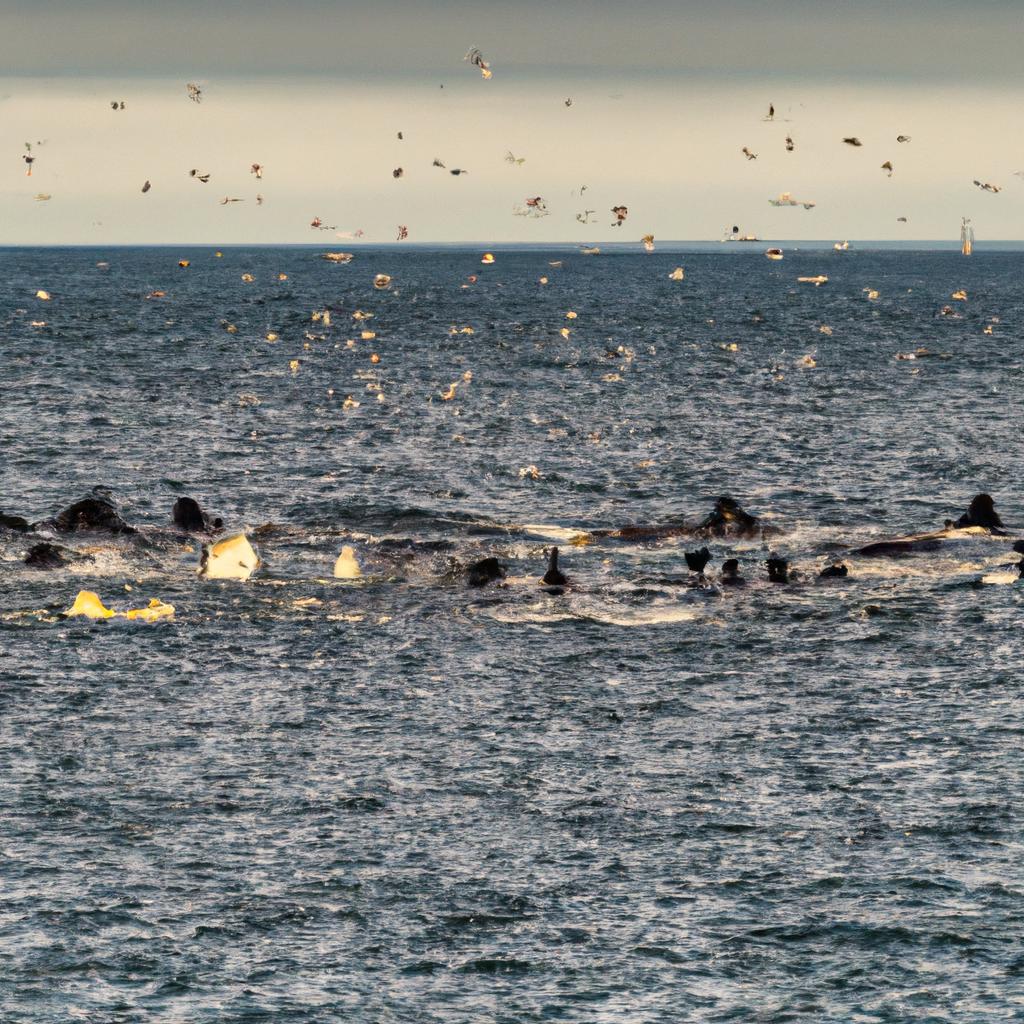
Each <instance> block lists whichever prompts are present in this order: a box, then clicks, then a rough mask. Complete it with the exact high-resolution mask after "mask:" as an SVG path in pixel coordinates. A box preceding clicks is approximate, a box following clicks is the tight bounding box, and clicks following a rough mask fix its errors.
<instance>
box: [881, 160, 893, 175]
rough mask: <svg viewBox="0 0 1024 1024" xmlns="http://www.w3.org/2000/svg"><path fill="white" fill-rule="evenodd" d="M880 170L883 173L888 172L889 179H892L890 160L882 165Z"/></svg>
mask: <svg viewBox="0 0 1024 1024" xmlns="http://www.w3.org/2000/svg"><path fill="white" fill-rule="evenodd" d="M882 170H883V171H888V172H889V177H890V178H891V177H892V161H891V160H886V161H885V163H884V164H882Z"/></svg>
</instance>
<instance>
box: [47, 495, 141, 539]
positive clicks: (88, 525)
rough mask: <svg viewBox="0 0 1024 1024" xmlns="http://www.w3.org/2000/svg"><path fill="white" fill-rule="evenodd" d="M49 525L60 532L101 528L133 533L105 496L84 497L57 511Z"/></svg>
mask: <svg viewBox="0 0 1024 1024" xmlns="http://www.w3.org/2000/svg"><path fill="white" fill-rule="evenodd" d="M50 525H52V526H53V528H54V529H55V530H58V531H60V532H61V533H76V532H78V531H79V530H102V531H105V532H107V533H135V532H136V530H135V527H133V526H129V525H128V524H127V523H126V522H125V521H124V520H123V519H122V518H121V516H120V515H119V514H118V511H117V509H116V508H114V506H113V505H112V504H111V503H110V502H109V501H107V500H106V499H105V498H84V499H83V500H82V501H76V502H75V503H74V504H73V505H69V506H68V507H67V508H66V509H64V511H63V512H60V513H58V514H57V515H56V516H55V517H54V518H53V520H51V522H50Z"/></svg>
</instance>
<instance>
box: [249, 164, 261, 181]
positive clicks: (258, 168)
mask: <svg viewBox="0 0 1024 1024" xmlns="http://www.w3.org/2000/svg"><path fill="white" fill-rule="evenodd" d="M249 173H250V174H255V175H256V177H257V178H262V177H263V165H262V164H253V165H252V166H251V167H250V168H249Z"/></svg>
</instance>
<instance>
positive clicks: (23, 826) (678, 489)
mask: <svg viewBox="0 0 1024 1024" xmlns="http://www.w3.org/2000/svg"><path fill="white" fill-rule="evenodd" d="M756 248H757V251H750V250H747V249H745V248H744V247H733V246H728V247H726V246H723V247H719V248H718V249H714V248H712V249H711V251H700V252H693V251H683V252H667V251H663V250H659V251H657V252H655V253H653V254H643V253H636V252H624V251H613V252H606V253H604V254H602V255H600V256H589V257H588V256H583V255H580V254H579V253H578V252H577V251H575V250H572V249H565V250H559V249H557V248H551V249H547V250H542V249H536V250H531V251H513V250H504V249H503V250H495V255H496V261H495V263H494V264H493V265H491V266H482V265H481V264H480V252H479V251H477V250H458V249H451V248H447V249H443V250H441V249H439V250H430V249H410V250H402V249H386V250H373V249H369V248H361V249H359V250H358V251H357V253H356V258H355V259H354V261H353V262H352V263H351V264H349V265H347V266H334V265H331V264H328V263H325V262H323V261H321V260H320V259H318V257H317V252H318V250H311V249H304V248H279V249H275V248H265V249H242V248H232V249H225V250H224V251H223V256H222V257H221V258H217V257H216V256H215V254H214V251H213V250H212V249H206V248H204V249H181V250H177V249H161V248H151V249H106V250H99V249H95V250H94V249H73V250H72V249H69V250H52V249H51V250H32V249H21V250H10V249H9V250H0V266H2V274H0V509H2V510H3V511H5V512H7V513H8V514H18V515H23V516H25V517H27V518H28V519H30V520H32V521H37V520H44V519H46V518H48V517H50V516H52V515H54V514H55V513H56V512H57V511H58V510H59V509H60V508H62V507H64V506H66V505H68V504H70V503H71V502H72V501H75V500H77V499H79V498H81V497H84V496H86V495H87V494H89V493H90V491H92V489H93V488H94V487H103V488H108V489H109V492H105V493H109V494H110V495H111V496H112V497H113V499H114V500H115V501H116V502H117V504H118V506H119V508H120V509H121V511H122V514H123V515H124V516H125V518H126V519H128V521H129V522H131V523H133V524H134V525H136V526H138V527H139V528H140V531H141V532H140V534H139V535H137V536H135V537H127V538H111V537H106V536H100V535H85V534H78V535H71V536H65V537H61V538H54V537H50V539H56V540H58V542H59V543H61V544H63V545H65V546H67V547H69V548H72V549H74V550H76V551H77V552H79V554H80V555H81V556H82V557H81V558H80V559H79V560H76V561H75V562H73V563H72V564H71V565H69V566H68V567H66V568H61V569H51V570H40V569H32V568H29V567H27V566H25V565H24V564H22V559H23V557H24V554H25V551H26V550H27V548H28V547H29V545H30V544H31V543H32V542H34V541H35V540H38V539H40V538H38V537H37V538H28V537H25V536H23V535H20V534H15V533H11V532H4V531H2V530H0V808H2V813H0V1020H3V1021H4V1022H12V1024H20V1022H32V1024H35V1022H47V1024H49V1022H66V1021H85V1022H96V1024H108V1022H142V1021H146V1022H148V1021H161V1022H164V1021H166V1022H190V1024H191V1022H197V1024H198V1022H204V1024H205V1022H232V1024H235V1022H238V1024H241V1022H257V1021H273V1022H275V1024H277V1022H303V1024H305V1022H328V1021H367V1022H405V1021H409V1022H418V1024H420V1022H422V1024H426V1022H438V1024H440V1022H444V1024H463V1022H464V1024H470V1022H472V1024H477V1022H480V1021H494V1022H502V1024H505V1022H507V1024H512V1022H516V1024H518V1022H528V1021H551V1022H587V1024H611V1022H615V1024H618V1022H624V1024H625V1022H629V1024H639V1022H644V1024H648V1022H649V1024H655V1022H658V1024H661V1022H665V1024H669V1022H672V1024H675V1022H678V1021H683V1020H694V1021H723V1022H724V1021H736V1022H750V1021H763V1022H782V1021H815V1022H818V1021H829V1022H832V1021H834V1022H852V1021H857V1022H866V1021H871V1022H875V1021H879V1022H881V1021H893V1022H895V1021H910V1020H913V1021H928V1022H940V1021H941V1022H945V1021H948V1022H957V1024H964V1022H975V1021H977V1022H992V1021H1002V1020H1006V1021H1009V1020H1020V1019H1021V1017H1022V1015H1024V949H1022V945H1021V939H1022V932H1024V916H1022V910H1021V908H1022V896H1024V856H1022V855H1024V844H1022V838H1024V833H1022V820H1024V815H1022V812H1021V794H1022V790H1024V759H1022V758H1021V748H1022V735H1024V708H1022V704H1021V700H1020V697H1019V686H1020V675H1021V672H1020V670H1021V667H1022V658H1021V653H1020V651H1021V645H1020V625H1021V619H1022V610H1024V600H1022V597H1021V594H1022V589H1021V585H1005V586H998V585H991V586H976V585H972V584H974V583H975V581H977V580H978V579H979V578H980V577H981V576H982V575H984V574H986V573H989V572H993V571H996V570H997V568H998V567H999V566H1001V565H1005V564H1008V563H1009V562H1011V561H1015V560H1016V559H1017V558H1019V557H1020V556H1014V555H1013V554H1012V552H1011V551H1010V543H1009V541H1008V540H1006V539H999V538H992V537H966V538H961V539H957V540H951V541H949V542H947V543H946V544H944V545H943V546H942V548H941V549H940V550H938V551H933V552H925V553H919V554H915V555H912V556H910V557H906V558H901V559H874V560H872V559H867V558H862V557H858V556H850V555H849V551H850V549H851V548H853V547H856V546H858V545H862V544H864V543H866V542H868V541H869V540H872V539H876V538H878V537H883V536H887V535H898V534H904V533H907V532H914V531H919V530H929V529H932V528H935V527H937V526H940V525H941V524H942V522H943V520H944V519H946V518H947V517H953V518H955V517H956V516H958V515H959V514H960V513H961V512H962V511H963V510H964V509H965V508H966V506H967V503H968V502H969V500H970V498H971V497H972V496H973V495H974V494H975V493H977V492H980V491H987V492H989V493H991V494H992V495H993V496H994V497H995V500H996V504H997V508H998V509H999V510H1000V512H1001V514H1002V516H1003V519H1004V520H1005V522H1006V523H1007V524H1008V525H1009V526H1010V527H1011V528H1012V527H1014V526H1015V525H1021V526H1024V508H1022V493H1021V487H1020V483H1019V472H1018V456H1019V453H1020V437H1021V433H1020V430H1021V422H1022V413H1024V387H1022V384H1024V355H1022V349H1021V344H1020V342H1021V337H1022V327H1021V325H1022V322H1024V295H1022V292H1021V289H1020V273H1021V266H1022V256H1021V255H1020V254H1016V253H1011V252H994V253H993V252H989V253H986V252H984V251H980V252H977V253H976V255H975V256H974V257H972V258H971V259H969V260H968V259H964V258H962V257H961V256H959V254H957V253H953V252H930V253H929V252H913V251H888V252H886V251H864V250H858V249H856V248H855V249H854V250H852V251H850V252H849V253H847V254H845V255H837V254H833V253H830V252H827V251H813V250H803V249H802V250H801V251H799V252H792V251H789V250H787V256H786V258H785V259H784V260H783V261H782V262H778V263H773V262H769V261H768V260H765V259H764V258H763V257H762V256H761V255H760V249H761V247H760V246H758V247H756ZM179 259H188V260H190V261H191V264H190V266H189V267H188V268H187V269H179V267H178V266H177V261H178V260H179ZM552 262H560V265H559V266H551V265H550V264H551V263H552ZM677 265H682V266H684V267H685V271H686V278H685V280H684V281H681V282H678V281H671V280H669V279H668V274H669V272H670V271H671V270H672V269H673V268H674V267H675V266H677ZM377 273H386V274H389V275H391V276H392V282H391V287H390V288H389V289H387V290H376V289H375V288H374V287H373V277H374V275H375V274H377ZM243 274H251V275H252V277H253V280H252V281H251V282H248V283H247V282H245V281H243V280H242V275H243ZM281 274H283V275H286V279H284V280H280V279H279V275H281ZM817 274H827V275H828V277H829V282H828V283H827V284H826V285H824V286H822V287H814V286H813V285H810V284H801V283H798V282H797V280H796V279H797V277H799V276H813V275H817ZM472 275H476V281H475V282H472V283H471V282H470V281H469V280H468V279H469V278H470V277H471V276H472ZM542 276H547V277H548V279H549V283H548V284H547V285H541V284H540V283H539V280H538V279H539V278H540V277H542ZM464 286H465V287H464ZM37 289H45V290H46V291H48V292H49V293H50V294H51V296H52V297H51V299H50V301H48V302H46V301H41V300H38V299H36V298H34V295H35V292H36V290H37ZM958 289H965V290H966V292H967V296H968V298H967V301H958V300H953V299H951V298H950V296H951V294H952V293H953V292H954V291H957V290H958ZM872 290H873V291H876V292H877V293H878V294H877V298H870V297H869V294H870V292H871V291H872ZM158 291H160V292H164V293H165V294H164V295H162V296H154V295H153V293H155V292H158ZM151 296H152V297H151ZM947 305H948V306H950V307H951V308H952V310H953V312H952V314H950V315H942V314H941V312H940V311H941V309H942V307H943V306H947ZM324 309H329V310H330V311H331V323H330V325H329V326H325V325H324V323H323V322H322V321H319V322H316V321H313V320H312V319H311V314H312V313H313V312H314V311H319V310H324ZM356 310H362V311H365V312H370V313H372V314H373V316H372V318H371V319H366V320H363V321H356V320H354V319H353V317H352V314H353V312H355V311H356ZM570 311H571V312H575V313H576V314H577V316H576V317H575V318H574V319H570V318H567V316H566V314H567V313H568V312H570ZM33 322H35V323H36V326H33ZM227 325H232V326H233V327H235V328H236V330H235V331H234V332H233V333H232V332H229V331H228V329H227ZM822 327H827V328H830V329H831V333H823V332H822V330H821V328H822ZM463 328H471V329H472V333H468V332H465V333H464V332H463ZM563 328H566V329H567V330H568V336H563V335H562V333H561V331H562V329H563ZM986 328H990V329H991V333H985V330H986ZM362 331H372V332H374V333H375V337H373V338H363V337H362V336H361V332H362ZM268 335H276V336H277V338H276V340H267V336H268ZM919 348H925V349H927V350H928V351H929V353H931V354H930V355H928V356H921V357H920V358H916V359H912V360H911V359H897V358H896V356H897V354H898V353H904V354H906V353H911V352H914V351H915V350H917V349H919ZM373 354H377V355H378V356H379V361H377V362H374V361H373V360H372V359H371V356H372V355H373ZM293 361H297V364H295V363H293ZM466 374H470V375H471V379H468V380H467V379H465V376H464V375H466ZM454 382H458V384H457V387H456V388H455V389H454V397H452V398H451V399H450V400H445V399H444V398H442V394H443V393H451V392H450V391H448V389H449V388H450V385H452V384H453V383H454ZM349 396H351V401H349V402H348V403H347V407H346V399H347V398H349ZM378 396H380V397H378ZM355 403H358V405H356V404H355ZM531 467H532V468H531ZM182 494H188V495H191V496H193V497H195V498H197V499H198V500H199V501H200V502H201V503H202V505H203V506H204V508H206V509H208V510H209V511H210V512H211V513H212V514H214V515H219V516H222V517H223V518H224V520H225V523H226V524H227V526H228V527H229V528H230V529H233V530H234V529H241V528H246V529H248V530H250V531H252V532H253V535H254V537H255V543H256V546H257V548H258V550H259V553H260V556H261V558H262V560H263V566H262V568H261V569H260V570H259V572H258V573H257V574H256V575H255V576H254V577H253V578H252V579H251V580H249V581H248V582H244V583H242V582H238V581H211V580H203V579H200V578H199V577H198V576H197V575H196V566H197V564H198V559H199V554H198V544H197V542H196V540H195V539H191V540H189V539H187V538H184V537H182V536H180V535H178V534H177V533H176V532H175V531H173V530H172V529H171V528H170V508H171V505H172V504H173V502H174V501H175V499H176V498H177V497H179V496H180V495H182ZM722 494H728V495H731V496H733V497H734V498H736V499H737V500H738V501H739V502H740V503H741V504H742V505H743V506H744V507H745V508H746V509H748V510H749V511H750V512H752V513H754V514H756V515H758V516H760V517H762V519H763V521H764V523H765V524H766V525H767V526H770V527H771V528H772V534H771V535H770V536H769V537H768V539H767V540H762V539H760V538H758V539H751V540H744V541H740V542H731V543H730V542H721V541H712V542H710V544H709V546H710V547H711V550H712V553H713V562H712V566H713V567H715V568H717V566H718V565H719V564H720V562H721V560H723V559H724V558H727V557H738V558H739V559H740V561H741V567H742V571H743V573H744V575H745V576H746V577H747V578H748V580H749V583H748V585H747V586H746V587H744V588H739V589H731V588H695V587H693V586H689V585H687V583H688V582H689V581H688V579H687V573H686V567H685V562H684V560H683V553H684V551H686V550H692V548H693V547H695V546H700V544H695V542H694V541H693V540H692V539H689V538H685V537H675V538H670V539H663V540H655V541H649V542H626V541H621V540H615V539H608V540H603V541H598V542H595V543H591V544H588V545H585V546H577V545H575V544H573V543H572V541H573V538H576V537H578V536H579V535H581V534H583V533H584V532H586V531H588V530H592V529H595V528H604V527H616V526H624V525H629V524H647V523H664V522H666V521H670V520H679V519H680V518H686V519H693V520H697V519H699V518H701V517H702V516H703V515H705V514H706V513H707V512H708V511H709V510H710V508H711V505H712V503H713V501H714V499H715V498H716V497H718V496H719V495H722ZM553 543H554V544H558V545H559V546H560V549H561V552H562V563H563V568H564V569H565V571H566V572H567V573H568V574H569V575H570V577H571V579H572V583H573V586H572V587H571V588H570V589H569V590H568V591H567V592H566V593H565V594H563V595H560V596H559V595H551V594H548V593H546V592H544V591H542V590H541V589H540V588H539V587H538V586H537V577H538V576H539V575H540V574H541V572H542V571H543V567H544V558H545V552H546V550H547V549H548V548H549V547H550V545H551V544H553ZM700 543H703V541H701V542H700ZM342 544H350V545H352V546H353V547H354V548H355V550H356V553H357V557H358V558H359V560H360V562H361V563H362V565H363V569H364V576H363V578H362V579H360V580H359V581H351V582H350V581H339V580H334V579H333V578H332V577H331V568H332V565H333V561H334V558H335V557H336V555H337V553H338V551H339V550H340V547H341V545H342ZM769 549H772V550H774V551H776V552H778V553H780V554H782V555H784V556H785V557H787V558H789V559H790V560H791V561H792V562H793V563H794V564H795V565H796V566H797V567H798V568H800V569H801V570H803V573H804V580H803V582H799V583H794V584H790V585H772V584H769V583H768V582H767V579H766V577H765V573H764V566H763V560H764V558H765V557H766V555H767V553H768V551H769ZM487 555H495V556H497V557H499V558H500V559H501V560H502V561H503V562H504V563H505V564H506V565H507V566H508V567H509V574H510V581H509V583H508V585H507V586H505V587H500V588H499V587H494V586H490V587H487V588H481V589H473V588H470V587H468V586H467V584H466V582H465V579H464V578H462V577H461V576H459V574H458V572H457V571H456V567H457V565H459V564H462V565H464V564H465V563H467V562H469V561H472V560H473V559H475V558H480V557H484V556H487ZM837 558H845V559H846V562H847V564H848V565H849V566H850V575H849V577H847V578H846V579H840V580H819V579H818V578H817V576H816V574H817V572H818V571H819V570H820V569H821V568H822V567H823V566H824V565H825V564H827V563H828V562H830V561H832V560H833V559H837ZM129 588H130V589H129ZM79 590H93V591H96V592H98V593H99V594H100V596H101V598H102V599H103V600H104V601H105V602H106V603H107V604H110V605H112V606H114V607H117V608H127V607H137V606H139V605H141V604H144V603H146V601H148V600H149V599H150V598H152V597H159V598H161V599H163V600H165V601H168V602H170V603H171V604H173V605H174V606H175V608H176V615H175V617H174V619H173V620H172V621H163V622H157V623H153V624H148V625H147V624H144V623H139V622H128V621H125V620H123V619H120V620H112V621H106V622H92V621H87V620H82V619H71V620H68V619H64V618H62V617H61V616H60V615H59V613H60V611H62V610H63V609H66V608H67V607H69V606H70V604H71V603H72V602H73V600H74V598H75V595H76V594H77V592H78V591H79Z"/></svg>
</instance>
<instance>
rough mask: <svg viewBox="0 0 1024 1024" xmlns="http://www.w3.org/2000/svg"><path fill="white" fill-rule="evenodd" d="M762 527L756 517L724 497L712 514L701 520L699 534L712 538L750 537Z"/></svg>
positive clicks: (717, 502)
mask: <svg viewBox="0 0 1024 1024" xmlns="http://www.w3.org/2000/svg"><path fill="white" fill-rule="evenodd" d="M760 525H761V524H760V521H759V520H758V519H757V517H756V516H752V515H750V513H749V512H744V510H743V509H742V508H740V506H739V503H738V502H736V501H734V500H733V499H732V498H729V497H725V496H723V497H721V498H719V499H718V501H716V502H715V507H714V508H713V509H712V510H711V514H710V515H708V516H707V517H706V518H705V519H703V520H701V522H700V524H699V525H698V527H697V532H698V533H703V534H707V535H708V536H711V537H749V536H751V535H752V534H755V533H757V531H758V530H759V529H760Z"/></svg>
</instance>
